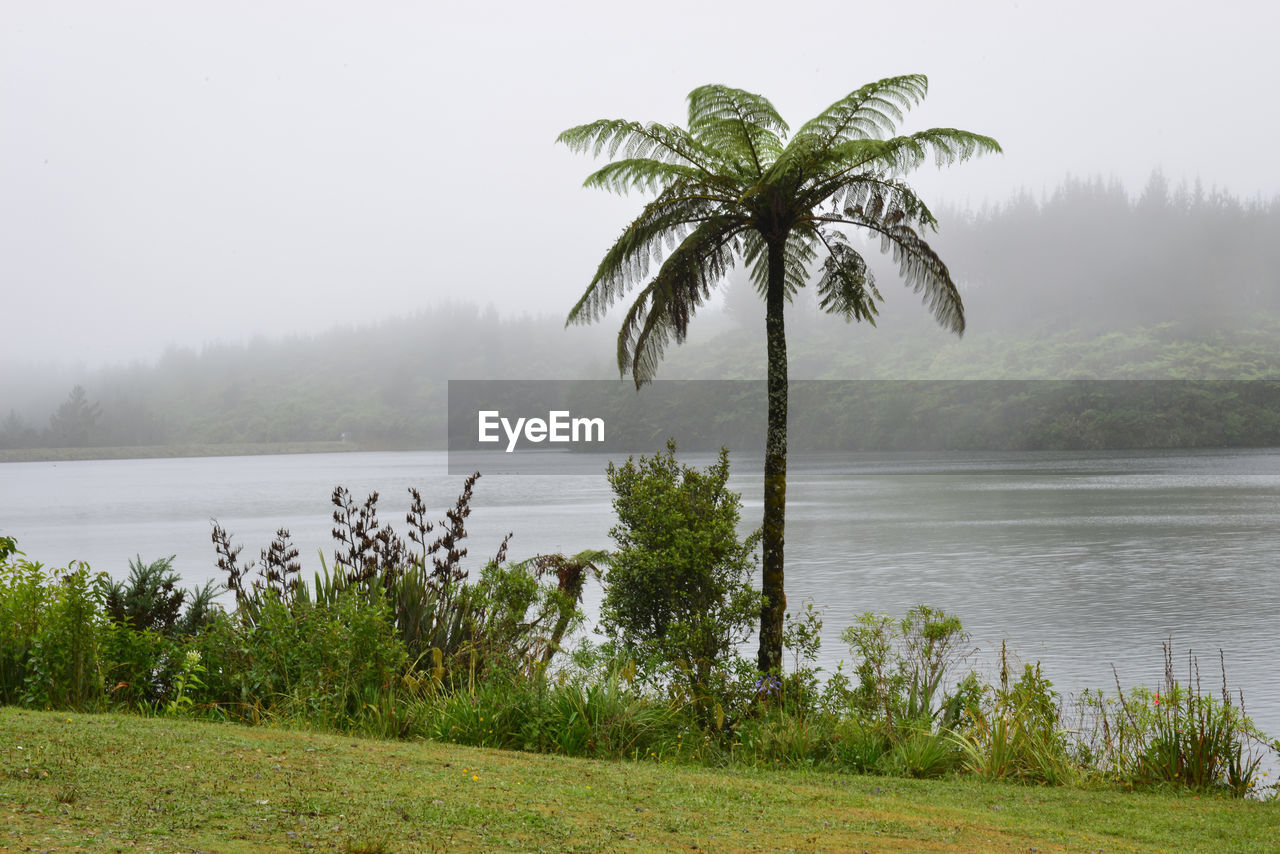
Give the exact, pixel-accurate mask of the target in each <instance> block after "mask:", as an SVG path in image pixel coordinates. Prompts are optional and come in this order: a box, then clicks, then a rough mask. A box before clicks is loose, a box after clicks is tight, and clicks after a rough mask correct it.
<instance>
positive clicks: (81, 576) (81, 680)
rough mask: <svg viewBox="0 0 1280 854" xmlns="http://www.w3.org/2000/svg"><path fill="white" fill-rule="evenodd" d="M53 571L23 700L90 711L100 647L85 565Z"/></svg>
mask: <svg viewBox="0 0 1280 854" xmlns="http://www.w3.org/2000/svg"><path fill="white" fill-rule="evenodd" d="M74 566H75V568H74V569H71V568H68V569H67V570H64V571H62V572H60V573H55V574H54V576H53V578H51V579H50V582H51V583H49V584H47V585H46V586H45V587H44V589H43V591H42V594H43V598H44V602H43V609H42V611H43V613H41V614H40V617H39V623H38V625H37V626H36V627H35V632H34V635H33V636H32V639H31V646H30V649H29V652H28V655H27V661H26V665H25V671H26V672H25V675H24V680H23V681H24V689H23V692H22V703H23V704H24V705H27V706H36V707H39V708H45V709H55V708H57V709H65V708H72V709H89V708H93V707H94V706H96V705H98V703H99V702H101V700H102V689H103V678H102V671H101V669H100V666H99V657H98V651H99V645H100V643H101V635H102V631H103V628H104V621H103V619H102V616H101V614H100V613H99V611H98V606H97V602H96V600H95V598H94V594H93V582H92V581H91V580H90V577H89V565H88V564H86V563H77V564H74Z"/></svg>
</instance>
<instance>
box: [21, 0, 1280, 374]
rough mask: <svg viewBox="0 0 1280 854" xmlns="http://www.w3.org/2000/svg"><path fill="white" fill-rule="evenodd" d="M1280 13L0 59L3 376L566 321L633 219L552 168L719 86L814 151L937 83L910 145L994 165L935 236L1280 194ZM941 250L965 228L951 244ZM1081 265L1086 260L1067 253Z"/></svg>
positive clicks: (313, 28)
mask: <svg viewBox="0 0 1280 854" xmlns="http://www.w3.org/2000/svg"><path fill="white" fill-rule="evenodd" d="M1276 10H1277V7H1276V5H1275V4H1274V3H1272V2H1261V0H1260V1H1259V2H1230V1H1229V0H1228V2H1216V3H1208V4H1206V3H1179V2H1158V3H1157V2H1142V3H1125V2H1119V1H1118V0H1113V1H1112V2H1070V3H1045V2H1032V0H1026V2H985V3H973V2H963V3H960V2H915V3H887V2H879V3H874V4H870V3H862V2H854V0H843V2H836V3H825V2H807V3H802V4H782V3H776V2H775V3H759V2H745V0H740V1H739V2H732V3H710V2H707V3H701V2H696V0H683V2H666V0H655V2H645V3H638V4H613V3H606V2H600V0H595V2H576V3H562V2H551V0H546V2H540V3H528V2H507V0H499V2H491V3H476V4H460V3H452V4H447V5H446V4H443V3H437V2H432V3H427V2H418V3H385V2H361V3H354V2H348V3H336V4H331V3H318V2H306V3H304V2H301V0H296V2H262V0H256V2H250V3H239V2H227V0H221V1H220V2H218V3H199V4H196V3H186V2H171V1H170V0H166V2H155V3H124V2H114V0H112V2H103V0H89V2H82V3H66V2H58V0H39V2H37V0H28V1H27V2H24V0H13V2H8V3H6V4H5V11H4V21H5V22H4V25H3V27H0V293H2V295H3V299H2V300H0V317H2V318H3V329H4V332H3V334H2V335H0V359H3V360H4V361H5V363H6V365H7V367H8V368H9V369H13V368H14V367H15V365H18V364H19V363H20V362H22V361H25V360H28V359H37V360H40V361H45V360H57V361H62V362H65V363H72V364H74V363H76V362H85V363H88V364H91V365H92V364H99V363H101V362H103V361H112V362H115V361H122V360H126V359H139V358H141V359H148V360H150V359H154V358H155V357H157V356H158V355H160V353H161V352H162V351H163V350H164V349H165V348H166V347H167V346H171V345H179V346H196V347H198V346H200V345H201V344H203V343H206V342H209V341H223V342H236V341H241V340H246V339H247V338H248V337H249V336H252V335H255V334H267V335H274V334H280V333H285V332H299V331H301V332H321V331H322V330H324V329H326V328H329V327H331V326H332V325H334V324H337V323H346V322H364V321H370V320H377V319H381V318H385V317H388V316H390V315H393V314H396V313H401V312H412V311H416V310H419V309H422V308H427V307H430V306H432V305H434V304H438V303H439V302H441V301H443V300H447V299H459V300H470V301H476V302H478V303H481V304H486V303H492V304H493V305H495V306H496V307H497V308H498V309H499V311H502V312H504V313H506V312H512V313H518V312H521V311H549V312H554V313H556V314H560V313H563V312H565V311H567V309H568V308H569V307H570V306H571V305H572V304H573V303H574V301H575V300H576V299H577V297H578V296H579V295H580V294H581V292H582V290H583V288H584V287H585V285H586V283H587V282H588V281H589V279H590V276H591V274H592V272H593V271H594V268H595V265H596V263H597V261H598V260H599V258H600V256H601V255H602V254H603V252H604V251H605V249H606V248H607V247H608V245H609V244H610V242H611V241H612V240H613V239H614V238H615V237H616V236H617V234H618V233H619V232H620V230H621V228H622V227H623V225H624V224H625V223H626V221H627V220H628V219H629V217H630V215H631V214H633V213H634V212H636V211H638V210H639V207H640V205H641V200H640V199H639V198H630V199H617V198H614V197H610V196H607V195H605V194H603V193H600V192H595V191H587V190H584V189H582V188H581V182H582V179H583V178H584V177H585V176H586V175H587V174H588V172H589V171H591V169H592V168H593V161H591V160H590V159H588V158H586V157H583V156H579V155H574V154H572V153H570V152H569V151H568V150H567V149H565V148H564V147H562V146H557V145H555V144H554V140H555V137H556V135H557V134H558V133H559V132H560V131H561V130H563V129H565V128H567V127H569V126H572V125H576V124H581V123H584V122H587V121H590V120H593V119H597V118H606V117H609V118H613V117H622V118H629V119H638V120H650V119H656V120H662V121H678V122H682V121H683V120H684V118H685V103H684V97H685V95H686V94H687V93H688V92H689V90H690V89H692V88H694V87H696V86H698V85H701V84H704V83H712V82H716V83H724V84H728V85H731V86H736V87H740V88H745V89H750V90H752V91H756V92H760V93H762V94H764V95H766V96H767V97H769V98H770V99H771V100H772V101H773V103H774V104H775V105H776V106H777V107H778V109H779V111H780V112H781V113H782V115H783V116H784V118H786V119H787V120H788V121H789V122H790V123H791V124H792V126H793V127H798V126H799V125H800V124H802V123H803V122H804V121H805V120H806V119H808V118H810V117H811V116H812V115H813V114H815V113H816V112H818V111H819V110H821V109H823V108H824V107H826V106H827V105H828V104H830V103H831V102H832V101H835V100H836V99H838V98H839V97H841V96H843V95H845V94H846V93H848V92H849V91H851V90H853V89H856V88H857V87H859V86H860V85H862V84H864V83H867V82H869V81H872V80H875V79H879V78H881V77H887V76H892V75H897V74H908V73H924V74H927V75H928V76H929V81H930V92H929V97H928V99H927V101H926V102H925V103H924V105H922V106H921V107H919V108H917V109H916V110H914V111H913V112H912V113H910V114H909V115H908V121H907V123H906V124H905V125H904V129H905V130H917V129H921V128H924V127H929V126H951V127H961V128H965V129H968V130H973V131H977V132H980V133H985V134H988V135H991V136H994V137H996V138H997V139H998V140H999V141H1000V143H1001V144H1002V145H1003V146H1004V149H1005V152H1006V153H1005V155H1004V156H1003V157H997V158H989V159H987V160H984V161H975V162H970V163H967V164H963V165H961V166H957V167H953V168H951V169H949V170H946V171H943V172H938V171H937V170H934V169H933V168H932V167H927V168H925V169H923V170H922V171H921V172H919V173H917V175H916V176H915V177H914V178H913V182H914V183H915V184H916V186H917V187H918V188H919V189H920V190H921V191H922V193H923V194H924V195H925V198H926V199H927V200H929V201H931V202H933V203H935V205H936V204H937V203H939V202H948V203H951V204H960V205H963V204H970V205H974V206H977V205H980V204H982V203H983V202H984V201H1001V200H1003V199H1005V198H1007V197H1008V196H1009V195H1010V194H1012V193H1013V192H1015V191H1016V190H1018V189H1020V188H1026V189H1029V190H1031V191H1032V192H1033V193H1035V194H1036V195H1041V194H1043V193H1044V192H1046V191H1049V190H1052V189H1053V187H1054V186H1056V185H1057V184H1058V183H1059V182H1060V181H1061V180H1062V179H1063V178H1064V177H1065V176H1066V175H1068V174H1072V175H1076V176H1093V175H1102V176H1104V177H1115V178H1118V179H1120V180H1121V181H1122V182H1124V184H1125V185H1126V187H1127V188H1129V190H1130V191H1131V192H1132V193H1137V192H1138V191H1139V190H1140V189H1141V187H1142V185H1143V184H1144V183H1145V182H1146V179H1147V177H1148V176H1149V174H1150V173H1151V171H1152V169H1154V168H1156V167H1159V168H1161V169H1162V170H1163V171H1164V173H1165V175H1166V176H1167V177H1168V178H1169V179H1170V181H1172V182H1173V183H1175V184H1176V183H1177V182H1178V181H1179V180H1181V179H1184V178H1185V179H1187V180H1194V179H1195V178H1196V177H1197V176H1198V177H1199V178H1200V179H1201V180H1202V181H1203V182H1204V183H1205V185H1206V186H1211V185H1217V186H1219V187H1223V188H1225V189H1227V190H1229V191H1231V192H1232V193H1235V194H1237V195H1241V196H1245V197H1256V196H1261V197H1263V198H1266V199H1270V198H1272V197H1274V196H1276V195H1277V194H1280V161H1278V160H1277V157H1276V155H1275V151H1274V149H1275V140H1276V139H1277V138H1278V137H1280V133H1278V131H1280V126H1278V125H1280V118H1278V115H1280V111H1277V109H1276V106H1275V104H1276V99H1277V95H1276V91H1277V88H1278V87H1277V84H1278V83H1280V63H1277V60H1276V59H1275V53H1274V43H1273V42H1274V38H1275V34H1276V33H1277V32H1278V31H1280V12H1277V11H1276ZM943 228H945V223H943ZM1064 239H1068V236H1065V235H1064Z"/></svg>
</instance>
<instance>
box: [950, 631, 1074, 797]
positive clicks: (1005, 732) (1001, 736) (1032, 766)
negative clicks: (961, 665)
mask: <svg viewBox="0 0 1280 854" xmlns="http://www.w3.org/2000/svg"><path fill="white" fill-rule="evenodd" d="M1009 675H1010V674H1009V662H1008V654H1007V650H1006V649H1005V648H1004V647H1003V646H1002V647H1001V651H1000V687H998V688H993V687H991V686H987V685H980V684H978V682H977V679H976V677H974V676H973V675H972V674H971V675H970V678H969V680H966V682H965V683H962V685H961V691H960V694H961V695H962V697H963V704H964V709H963V713H962V715H963V716H962V719H961V720H960V721H958V722H957V723H958V724H959V725H960V726H959V728H958V729H957V731H956V733H955V739H956V743H957V744H959V745H960V748H961V749H962V750H963V752H964V766H965V768H966V769H967V770H969V771H972V772H974V773H976V774H979V775H981V776H983V777H987V778H990V779H1014V780H1026V781H1031V782H1037V783H1051V784H1059V783H1064V782H1066V781H1068V780H1070V779H1073V778H1074V777H1075V776H1077V771H1076V767H1075V765H1074V763H1073V762H1072V761H1071V758H1070V756H1069V751H1068V744H1067V733H1066V732H1065V730H1064V729H1063V728H1062V725H1061V710H1060V707H1059V698H1058V694H1057V693H1056V692H1055V691H1054V690H1053V683H1051V682H1050V681H1049V680H1048V679H1046V678H1045V677H1044V675H1043V674H1042V673H1041V672H1040V665H1039V663H1037V664H1035V665H1031V664H1028V665H1026V666H1025V667H1024V669H1023V673H1022V676H1021V677H1020V678H1019V679H1018V681H1017V682H1015V683H1014V684H1013V685H1010V684H1009Z"/></svg>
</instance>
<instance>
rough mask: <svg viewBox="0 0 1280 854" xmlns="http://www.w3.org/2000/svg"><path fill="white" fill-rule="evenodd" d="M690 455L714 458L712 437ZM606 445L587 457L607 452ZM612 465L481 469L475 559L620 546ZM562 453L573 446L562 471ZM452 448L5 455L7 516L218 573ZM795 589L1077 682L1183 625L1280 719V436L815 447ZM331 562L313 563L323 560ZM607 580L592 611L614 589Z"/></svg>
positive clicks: (737, 464)
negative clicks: (955, 623) (1194, 443)
mask: <svg viewBox="0 0 1280 854" xmlns="http://www.w3.org/2000/svg"><path fill="white" fill-rule="evenodd" d="M684 459H685V461H686V462H690V463H697V464H700V465H702V464H706V463H707V462H710V461H711V457H710V456H709V455H703V456H697V455H689V456H688V457H685V458H684ZM584 463H586V465H584ZM604 465H605V460H604V458H603V457H600V458H596V459H594V460H593V459H592V458H589V457H585V456H583V455H574V466H573V470H574V471H590V472H593V473H591V474H573V475H552V474H548V475H542V476H539V475H530V474H524V475H508V476H502V475H490V476H486V477H482V478H481V480H480V481H479V482H478V484H477V485H476V490H475V496H474V500H473V502H472V504H473V508H474V509H473V512H472V515H471V517H470V518H469V519H468V523H467V529H468V531H469V533H470V535H471V536H470V538H469V539H468V541H467V542H468V544H469V546H470V556H469V558H468V561H469V563H470V565H471V566H472V567H473V568H475V567H476V566H477V564H479V563H481V562H483V561H484V560H485V559H487V558H488V557H490V556H492V555H493V553H494V551H495V550H496V549H497V546H498V543H499V542H500V541H501V539H502V537H503V535H504V534H506V533H507V532H508V531H511V532H513V533H514V535H515V536H514V538H513V539H512V543H511V555H512V557H515V558H522V557H527V556H530V555H533V554H537V553H541V552H552V551H561V552H568V553H572V552H577V551H580V550H582V549H586V548H607V547H608V546H609V545H610V543H611V541H610V539H609V533H608V532H609V528H610V526H611V525H612V524H613V517H612V511H611V509H610V504H609V498H610V493H609V488H608V484H607V482H606V480H605V477H604V474H603V471H604ZM733 466H734V468H733V471H734V477H733V480H732V482H731V485H732V486H733V488H734V489H737V490H739V491H740V492H742V494H743V499H744V508H745V509H744V520H743V521H744V527H746V526H748V525H750V526H754V525H757V524H758V523H759V517H760V513H761V501H760V494H761V485H760V481H761V475H760V470H761V469H760V462H759V460H758V459H752V458H747V457H745V456H743V457H741V458H735V459H734V461H733ZM556 467H557V466H555V465H552V466H551V468H556ZM447 471H448V468H447V459H446V456H445V454H443V453H435V452H418V453H358V454H357V453H352V454H331V455H320V454H318V455H305V456H304V455H299V456H274V457H272V456H268V457H221V458H198V459H167V460H110V461H87V462H57V463H6V464H0V533H3V534H6V535H11V536H14V537H16V538H17V539H18V543H19V547H20V548H22V549H23V550H24V551H25V552H26V553H27V555H28V556H29V557H30V558H32V559H34V560H40V561H42V562H44V563H45V564H47V565H65V564H66V563H67V562H68V561H71V560H84V561H87V562H88V563H89V564H90V565H91V566H92V568H93V569H94V570H105V571H107V572H109V573H111V574H112V575H113V576H124V575H126V574H127V573H128V563H129V560H130V559H131V558H134V557H135V556H139V555H140V556H141V558H142V559H143V560H144V561H147V562H150V561H151V560H154V559H156V558H158V557H167V556H169V555H176V558H177V559H176V561H175V567H176V568H177V569H178V570H179V571H180V572H181V573H182V575H183V577H184V578H185V579H186V581H187V582H188V583H189V584H191V585H195V584H202V583H203V582H204V581H206V580H208V579H211V578H213V579H215V580H221V579H220V578H218V576H217V575H216V567H215V566H214V559H215V556H214V552H213V548H212V546H211V544H210V540H209V533H210V529H211V525H210V520H211V519H217V520H218V521H219V522H220V523H221V524H222V525H223V526H224V527H226V528H227V529H228V530H230V531H231V532H232V533H233V534H234V536H235V541H236V542H238V543H242V544H244V546H245V549H244V552H243V554H242V558H247V557H250V556H256V555H257V554H258V552H259V550H261V549H262V548H265V547H266V546H267V545H268V543H269V542H270V540H271V537H272V536H273V534H274V533H275V531H276V529H277V528H280V527H285V528H288V529H289V530H290V531H291V532H292V534H293V540H294V543H295V544H296V545H297V546H298V547H299V549H300V551H301V552H302V555H303V560H304V574H306V575H308V576H309V574H310V572H311V571H313V570H315V569H317V568H318V567H319V559H318V557H317V552H318V551H319V550H321V549H323V550H324V551H325V553H326V555H328V554H330V553H331V552H332V548H333V547H332V542H331V538H330V528H331V527H332V524H331V521H330V514H331V512H332V509H333V508H332V506H331V505H330V503H329V496H330V493H331V492H332V490H333V487H334V486H336V485H338V484H342V485H345V486H347V487H348V488H349V489H350V490H351V491H352V493H353V494H354V495H355V496H356V498H357V499H358V500H359V499H363V497H364V496H365V495H367V494H368V493H369V492H372V491H374V490H376V491H378V492H379V493H380V496H381V498H380V502H379V508H380V510H381V518H382V519H383V520H384V522H390V523H391V524H392V525H393V527H397V528H398V529H401V530H402V529H403V518H404V513H405V511H406V510H407V509H408V494H407V488H408V487H410V486H415V487H417V488H418V489H419V490H421V492H422V493H423V497H424V498H425V499H426V502H427V506H428V507H429V508H435V509H436V510H437V512H438V515H439V516H443V511H444V509H445V508H446V507H448V506H451V505H452V503H453V501H454V499H455V498H456V496H457V494H458V492H459V491H460V489H461V484H462V478H461V477H458V476H450V475H449V474H448V473H447ZM787 508H788V518H787V591H788V598H789V605H790V606H792V607H793V608H794V606H796V605H797V604H802V603H804V602H806V601H812V602H814V603H815V604H816V605H817V606H818V607H819V608H821V609H822V610H823V613H824V618H825V629H824V648H823V653H822V661H821V663H822V664H823V665H824V666H825V667H826V668H827V669H830V668H832V667H834V666H835V664H836V663H837V662H838V661H839V660H841V659H846V660H847V659H848V650H847V649H846V648H845V647H844V646H842V645H841V643H840V641H839V635H840V631H841V629H842V628H843V627H845V626H847V625H849V624H850V623H851V622H852V621H853V618H854V617H855V615H856V614H858V613H860V612H862V611H866V610H874V611H879V612H886V613H890V614H894V615H901V614H903V613H904V612H905V611H906V610H907V609H908V608H909V607H911V606H912V605H915V604H919V603H925V604H929V605H932V606H935V607H940V608H943V609H945V610H947V611H950V612H952V613H955V614H957V615H958V616H959V617H960V618H961V619H962V621H963V622H964V625H965V627H966V628H967V629H968V630H969V631H970V633H971V634H972V640H973V645H974V646H976V647H978V648H979V649H980V651H981V652H980V654H979V655H978V656H977V657H976V658H975V664H976V665H977V666H979V668H980V669H987V670H989V668H990V667H991V665H992V661H993V660H994V655H995V654H996V653H997V652H998V651H999V648H1000V645H1001V642H1002V641H1007V642H1008V645H1009V648H1010V649H1011V650H1012V651H1014V652H1015V653H1016V654H1017V656H1018V658H1019V659H1020V660H1023V661H1028V662H1031V661H1037V660H1038V661H1040V662H1041V663H1042V665H1043V667H1044V670H1045V672H1046V675H1048V676H1049V678H1050V679H1052V680H1053V682H1054V683H1055V685H1056V686H1057V687H1058V689H1059V690H1061V691H1064V692H1070V691H1077V690H1079V689H1081V688H1086V687H1102V688H1107V687H1112V686H1114V684H1115V676H1114V675H1113V673H1112V666H1113V665H1114V666H1115V668H1116V670H1117V671H1118V673H1119V678H1120V680H1121V682H1123V683H1124V684H1126V685H1131V684H1136V683H1145V684H1147V685H1150V686H1153V687H1154V686H1155V685H1157V684H1158V682H1159V680H1160V678H1161V676H1162V674H1163V670H1164V668H1163V660H1162V657H1161V646H1160V645H1161V641H1164V640H1166V639H1170V638H1171V639H1172V644H1173V648H1174V650H1175V651H1177V653H1178V656H1177V661H1178V665H1179V667H1178V670H1179V672H1180V673H1185V671H1186V666H1185V662H1186V653H1187V650H1188V649H1194V650H1195V651H1196V652H1197V653H1198V654H1199V656H1200V660H1201V665H1202V671H1203V675H1204V684H1205V687H1206V689H1209V688H1213V687H1216V686H1218V685H1220V682H1221V677H1220V674H1219V670H1218V653H1219V650H1222V653H1223V655H1224V656H1225V659H1226V665H1227V674H1228V677H1229V681H1230V683H1231V685H1232V687H1233V689H1234V688H1241V689H1243V690H1244V692H1245V701H1246V705H1247V708H1248V710H1249V712H1250V714H1251V715H1252V716H1253V717H1254V719H1255V721H1256V722H1257V723H1258V724H1259V725H1260V726H1262V727H1263V729H1264V730H1266V731H1268V732H1270V733H1271V734H1272V735H1276V734H1280V680H1278V679H1277V678H1276V677H1277V675H1278V674H1277V664H1276V655H1275V653H1276V648H1277V642H1278V641H1280V566H1277V564H1278V563H1280V561H1278V559H1277V558H1278V556H1280V450H1262V451H1195V452H1150V453H1142V452H1140V453H1135V452H1097V453H1093V452H1080V453H990V454H972V453H966V454H958V453H957V454H949V453H931V454H855V455H835V454H828V455H810V456H803V457H799V458H795V459H793V460H792V461H791V472H790V477H789V487H788V505H787ZM308 558H309V559H308ZM599 597H600V590H599V588H598V587H594V588H589V590H588V602H587V604H588V607H589V608H591V609H594V608H595V606H596V605H597V604H598V602H599Z"/></svg>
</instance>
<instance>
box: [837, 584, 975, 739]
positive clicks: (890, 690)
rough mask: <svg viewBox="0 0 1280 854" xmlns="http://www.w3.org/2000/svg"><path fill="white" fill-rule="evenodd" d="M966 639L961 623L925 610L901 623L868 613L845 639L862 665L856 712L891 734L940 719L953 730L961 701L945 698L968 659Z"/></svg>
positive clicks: (853, 698) (854, 696)
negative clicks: (950, 679)
mask: <svg viewBox="0 0 1280 854" xmlns="http://www.w3.org/2000/svg"><path fill="white" fill-rule="evenodd" d="M967 637H968V636H967V635H966V634H965V633H964V628H963V627H962V626H961V624H960V620H959V619H958V618H956V617H955V616H953V615H950V614H947V613H945V612H943V611H940V610H937V609H935V608H930V607H928V606H926V605H917V606H916V607H914V608H912V609H911V610H910V611H908V612H907V615H906V616H905V617H903V618H902V619H901V620H894V619H893V618H892V617H890V616H888V615H886V614H873V613H870V612H868V613H866V614H863V615H862V616H860V617H859V618H858V622H857V624H856V625H854V626H851V627H849V628H847V629H845V630H844V633H843V634H842V635H841V639H842V640H844V641H845V643H847V644H849V651H850V653H851V654H852V655H853V656H854V657H855V658H856V659H857V660H858V664H857V667H856V669H855V671H854V672H855V673H856V674H857V677H858V685H857V687H856V688H854V689H852V690H851V691H850V692H849V694H848V700H849V703H850V705H851V707H852V710H853V711H854V712H855V713H857V714H859V715H861V716H863V717H865V718H866V719H868V720H874V721H877V722H878V723H879V724H880V725H882V726H883V727H885V731H886V732H890V733H892V732H893V731H894V730H895V729H896V728H897V727H898V726H899V725H901V724H910V725H911V726H912V727H914V728H918V727H919V726H920V725H922V724H929V725H931V724H932V723H933V721H934V720H935V719H936V718H938V717H939V715H940V714H941V715H943V718H944V721H943V723H944V725H946V726H950V725H951V724H952V723H954V721H955V719H956V717H957V716H958V714H959V702H958V698H957V697H956V696H955V695H952V697H950V698H947V697H945V696H944V693H943V690H942V689H943V680H944V679H945V677H946V675H947V671H948V670H950V669H952V668H953V667H954V666H955V665H956V664H957V663H959V662H960V661H961V660H963V658H964V657H965V655H966V652H965V651H964V650H963V649H962V648H961V645H962V644H963V643H964V642H965V640H966V639H967ZM944 712H945V714H943V713H944Z"/></svg>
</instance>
